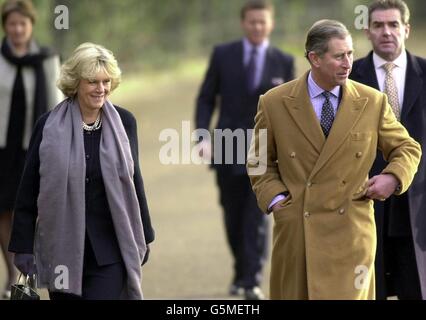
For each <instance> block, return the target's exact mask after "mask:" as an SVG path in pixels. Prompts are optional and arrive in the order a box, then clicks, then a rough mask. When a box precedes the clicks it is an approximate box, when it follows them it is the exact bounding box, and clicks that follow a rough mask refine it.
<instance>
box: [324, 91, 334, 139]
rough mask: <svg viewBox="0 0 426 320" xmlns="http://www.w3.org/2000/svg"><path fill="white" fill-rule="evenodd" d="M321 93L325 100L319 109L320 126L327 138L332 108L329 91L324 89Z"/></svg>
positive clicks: (332, 112)
mask: <svg viewBox="0 0 426 320" xmlns="http://www.w3.org/2000/svg"><path fill="white" fill-rule="evenodd" d="M322 95H323V96H324V98H325V101H324V104H323V105H322V111H321V128H322V131H323V132H324V135H325V137H326V138H327V137H328V134H329V133H330V130H331V126H332V125H333V121H334V110H333V106H332V104H331V101H330V92H328V91H324V92H323V93H322Z"/></svg>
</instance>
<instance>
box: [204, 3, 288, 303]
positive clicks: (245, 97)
mask: <svg viewBox="0 0 426 320" xmlns="http://www.w3.org/2000/svg"><path fill="white" fill-rule="evenodd" d="M241 27H242V30H243V31H244V34H245V37H244V38H243V39H242V40H239V41H235V42H231V43H227V44H223V45H219V46H217V47H216V48H215V49H214V51H213V54H212V57H211V60H210V65H209V67H208V70H207V73H206V76H205V79H204V82H203V84H202V86H201V89H200V93H199V96H198V99H197V110H196V127H197V128H198V129H207V130H208V129H209V126H210V122H211V118H212V115H213V111H214V109H215V107H216V98H218V97H220V110H219V120H218V123H217V125H216V129H221V130H226V129H230V130H231V131H232V132H237V131H235V130H237V129H238V132H240V133H241V132H242V130H243V132H244V133H245V139H244V140H245V141H244V143H240V144H238V141H237V142H235V141H234V142H231V147H230V148H225V147H223V144H221V143H223V142H225V145H226V141H224V140H226V137H225V138H223V137H221V138H217V137H216V139H215V140H214V146H215V148H213V153H215V157H214V158H215V161H213V162H214V163H213V164H212V167H213V168H214V169H215V171H216V179H217V185H218V187H219V192H220V203H221V205H222V207H223V210H224V218H225V227H226V235H227V240H228V243H229V245H230V248H231V251H232V255H233V258H234V278H233V280H232V284H231V287H230V294H231V295H237V294H240V293H242V292H244V294H245V298H246V299H262V298H263V293H262V292H261V290H260V289H259V287H258V286H259V284H260V282H261V273H262V268H263V265H264V262H265V258H266V256H267V240H268V225H267V220H266V216H265V215H264V214H262V212H261V210H260V209H259V208H258V206H257V203H256V198H255V195H254V193H253V192H252V190H251V186H250V181H249V178H248V176H247V171H246V168H245V156H246V153H245V151H246V150H247V146H246V144H247V143H248V144H249V143H250V139H249V138H248V139H247V133H248V131H247V130H248V129H252V128H253V126H254V116H255V114H256V111H257V103H258V98H259V95H260V94H263V93H265V92H266V91H268V90H269V89H271V88H273V87H275V86H277V85H280V84H282V83H284V82H286V81H289V80H292V79H293V78H294V62H293V57H291V56H290V55H287V54H284V53H282V52H281V51H280V50H278V49H276V48H274V47H272V46H270V45H269V40H268V38H269V35H270V33H271V31H272V30H273V27H274V22H273V7H272V5H271V4H269V3H267V2H265V1H249V2H248V3H246V4H245V5H244V6H243V8H242V9H241ZM216 132H217V131H216ZM225 132H226V131H225ZM228 132H230V131H229V130H228ZM231 139H232V138H231ZM237 140H238V139H237ZM239 142H241V140H240V141H239ZM200 143H201V148H200V149H202V150H203V156H204V157H205V158H208V159H210V158H211V154H212V151H211V150H212V144H211V141H209V140H207V139H204V140H203V141H201V142H200ZM220 145H222V146H220ZM225 149H226V150H225ZM236 152H237V153H236ZM241 152H244V157H243V161H238V158H240V160H241V155H242V154H241ZM218 153H221V155H222V156H218ZM231 153H232V155H233V159H232V161H225V160H226V158H227V156H230V154H231ZM228 160H229V159H228Z"/></svg>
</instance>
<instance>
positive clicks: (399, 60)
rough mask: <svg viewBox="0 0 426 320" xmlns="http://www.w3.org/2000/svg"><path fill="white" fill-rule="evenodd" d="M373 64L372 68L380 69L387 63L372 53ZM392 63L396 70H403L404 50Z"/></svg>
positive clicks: (404, 66) (405, 58) (405, 64)
mask: <svg viewBox="0 0 426 320" xmlns="http://www.w3.org/2000/svg"><path fill="white" fill-rule="evenodd" d="M373 62H374V67H375V68H376V69H379V68H382V67H383V65H384V64H386V63H388V62H389V61H386V60H385V59H383V58H382V57H380V56H379V55H378V54H377V53H375V52H373ZM391 62H393V63H394V64H395V65H396V66H397V67H398V68H403V69H405V68H406V67H407V52H406V51H405V50H404V51H402V52H401V54H400V55H399V57H398V58H396V59H395V60H394V61H391Z"/></svg>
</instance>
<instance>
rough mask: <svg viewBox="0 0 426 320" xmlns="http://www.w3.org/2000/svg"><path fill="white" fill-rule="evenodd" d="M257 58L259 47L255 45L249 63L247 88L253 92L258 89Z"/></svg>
mask: <svg viewBox="0 0 426 320" xmlns="http://www.w3.org/2000/svg"><path fill="white" fill-rule="evenodd" d="M256 58H257V49H256V47H253V48H252V49H251V52H250V59H249V62H248V64H247V89H248V92H249V93H253V92H254V91H255V90H256Z"/></svg>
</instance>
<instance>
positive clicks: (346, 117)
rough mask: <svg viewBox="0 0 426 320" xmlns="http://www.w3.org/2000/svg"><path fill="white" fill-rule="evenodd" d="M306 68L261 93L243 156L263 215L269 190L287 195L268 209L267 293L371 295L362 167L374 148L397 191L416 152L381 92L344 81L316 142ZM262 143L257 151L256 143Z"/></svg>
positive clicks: (372, 244) (370, 241) (369, 227)
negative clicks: (270, 214) (277, 205)
mask: <svg viewBox="0 0 426 320" xmlns="http://www.w3.org/2000/svg"><path fill="white" fill-rule="evenodd" d="M307 75H308V73H306V74H305V75H304V76H303V77H301V78H299V79H297V80H294V81H292V82H288V83H286V84H284V85H281V86H279V87H277V88H275V89H272V90H270V91H269V92H268V93H266V94H265V95H263V96H261V98H260V101H259V108H258V113H257V115H256V119H255V120H256V125H255V134H254V136H253V140H252V145H251V148H250V152H249V155H248V159H247V169H248V173H249V175H250V179H251V182H252V185H253V190H254V192H255V193H256V196H257V199H258V204H259V206H260V208H261V209H262V210H263V211H264V212H267V211H268V207H269V205H270V203H271V201H272V199H273V198H274V197H275V196H276V195H278V194H280V193H284V192H289V196H288V197H287V198H286V200H285V202H284V204H283V207H282V208H280V209H279V210H277V211H276V212H274V213H273V216H274V221H275V223H274V230H273V252H272V264H271V268H272V269H271V279H270V297H271V299H374V298H375V292H374V256H375V251H376V231H375V223H374V211H373V201H372V200H369V199H366V198H365V192H366V188H365V187H364V185H365V183H366V181H367V180H368V172H369V171H370V168H371V166H372V164H373V161H374V159H375V157H376V150H377V149H379V150H380V151H381V152H382V153H383V156H384V158H385V159H386V160H387V161H388V162H389V164H388V166H387V167H386V168H385V169H384V170H383V173H392V174H393V175H395V177H396V178H397V179H398V180H399V182H400V189H398V191H396V193H397V194H400V193H403V192H405V191H406V190H407V188H408V186H409V185H410V183H411V181H412V179H413V176H414V174H415V173H416V170H417V166H418V163H419V160H420V157H421V149H420V146H419V144H418V143H417V142H415V141H414V140H413V139H412V138H411V137H410V136H409V135H408V133H407V131H406V129H405V128H404V127H403V126H402V125H401V124H400V123H399V122H398V121H397V120H396V118H395V116H394V114H393V112H392V110H391V108H390V106H389V104H388V103H387V98H386V96H385V95H384V94H382V93H380V92H379V91H377V90H375V89H372V88H370V87H367V86H365V85H362V84H360V83H357V82H354V81H351V80H348V81H347V83H346V85H344V86H342V100H341V102H340V105H339V107H338V111H337V114H336V117H335V120H334V123H333V127H332V129H331V132H330V134H329V136H328V138H327V139H326V138H325V136H324V134H323V133H322V130H321V126H320V124H319V121H318V118H317V117H316V115H315V112H314V109H313V107H312V104H311V101H310V98H309V94H308V87H307ZM259 129H266V134H265V130H259ZM263 141H265V142H266V148H265V147H264V145H265V143H262V144H261V145H260V148H259V142H263ZM255 151H256V152H255ZM258 152H260V154H258ZM259 169H264V170H263V171H266V172H263V173H261V174H259V172H261V171H262V170H260V171H259Z"/></svg>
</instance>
